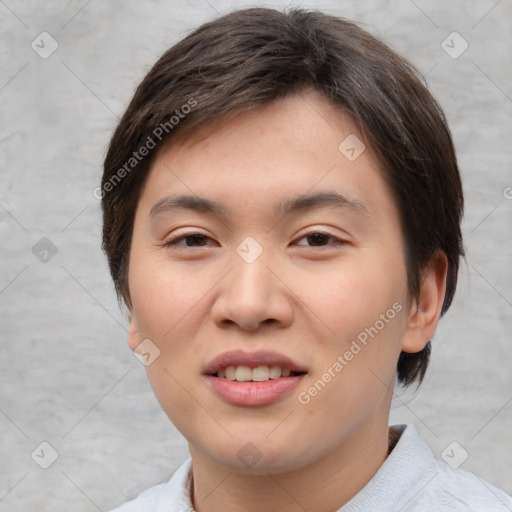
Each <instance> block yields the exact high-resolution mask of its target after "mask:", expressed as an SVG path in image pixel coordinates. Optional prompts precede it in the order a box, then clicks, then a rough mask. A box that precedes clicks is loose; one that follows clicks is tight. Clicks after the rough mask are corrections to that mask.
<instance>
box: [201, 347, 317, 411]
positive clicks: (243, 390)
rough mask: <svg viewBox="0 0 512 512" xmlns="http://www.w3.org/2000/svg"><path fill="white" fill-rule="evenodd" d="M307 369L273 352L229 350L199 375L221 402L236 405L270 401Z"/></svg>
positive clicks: (294, 384) (291, 385)
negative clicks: (204, 379)
mask: <svg viewBox="0 0 512 512" xmlns="http://www.w3.org/2000/svg"><path fill="white" fill-rule="evenodd" d="M306 374H307V370H306V369H305V368H304V367H301V366H300V365H298V364H297V363H295V362H294V361H293V360H291V359H290V358H288V357H286V356H283V355H281V354H277V353H275V352H261V351H260V352H252V353H248V352H243V351H231V352H225V353H223V354H221V355H220V356H217V357H216V358H215V359H213V360H212V361H211V363H210V364H208V366H207V367H206V368H205V370H204V372H203V375H205V377H206V380H207V382H208V384H209V386H210V388H211V389H212V390H213V391H214V393H215V394H216V395H217V396H218V397H219V398H221V399H222V400H223V401H224V402H227V403H229V404H231V405H238V406H261V405H268V404H271V403H273V402H275V401H277V400H279V399H281V398H282V397H284V396H285V395H287V394H289V392H290V391H291V390H292V389H294V388H295V387H296V386H297V385H298V384H299V382H300V381H301V380H302V378H303V377H304V376H305V375H306Z"/></svg>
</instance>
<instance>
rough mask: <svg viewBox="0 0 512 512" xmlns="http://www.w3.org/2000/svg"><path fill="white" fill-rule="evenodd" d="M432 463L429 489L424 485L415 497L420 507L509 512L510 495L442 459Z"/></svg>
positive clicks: (475, 511) (511, 502) (477, 511)
mask: <svg viewBox="0 0 512 512" xmlns="http://www.w3.org/2000/svg"><path fill="white" fill-rule="evenodd" d="M434 464H435V467H436V472H435V474H434V477H433V479H432V481H431V485H430V486H429V487H430V488H426V489H425V491H424V495H423V496H421V497H419V500H418V501H419V502H420V503H422V504H423V507H425V506H426V507H430V506H431V505H435V506H436V507H438V508H441V509H442V510H444V507H446V510H448V509H449V510H454V511H459V510H460V511H467V510H472V511H474V512H494V511H503V512H505V511H507V510H508V511H512V498H511V497H510V496H509V495H508V494H506V493H505V492H504V491H502V490H501V489H498V488H497V487H495V486H494V485H492V484H490V483H489V482H487V481H485V480H484V479H483V478H480V477H479V476H477V475H475V474H474V473H471V472H469V471H466V470H463V469H460V468H457V469H453V468H451V467H450V466H449V465H448V464H446V463H444V462H440V461H437V460H435V462H434ZM411 510H414V508H411ZM421 510H423V509H421ZM425 510H427V508H425Z"/></svg>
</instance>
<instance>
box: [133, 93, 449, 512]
mask: <svg viewBox="0 0 512 512" xmlns="http://www.w3.org/2000/svg"><path fill="white" fill-rule="evenodd" d="M349 134H356V135H357V137H358V138H359V139H360V140H362V141H364V138H363V136H362V135H361V134H360V133H359V132H358V131H357V130H356V128H355V125H354V123H353V121H352V119H351V118H350V116H349V115H347V114H343V113H341V112H340V111H339V110H337V109H335V108H333V105H332V104H331V103H330V102H329V100H328V99H327V98H325V97H324V96H323V95H321V94H320V93H318V92H316V91H313V90H309V91H305V92H304V93H303V94H301V95H295V96H289V97H286V98H284V99H279V100H277V101H275V102H273V103H271V104H268V105H266V106H264V107H260V108H258V109H256V110H253V111H250V112H248V113H243V114H239V115H237V116H236V117H234V118H231V119H224V120H220V121H218V122H217V123H215V124H212V125H209V126H207V127H205V128H203V129H202V130H200V131H199V132H196V135H195V137H194V138H193V139H190V138H189V139H186V140H185V139H184V140H181V139H176V140H175V141H174V142H173V144H172V145H170V146H168V147H165V148H162V150H161V151H160V152H159V153H158V154H157V156H156V159H155V160H154V162H153V164H152V168H151V171H150V175H149V177H148V180H147V182H146V185H145V188H144V190H143V193H142V195H141V198H140V201H139V204H138V206H137V210H136V216H135V224H134V231H133V241H132V247H131V252H130V265H129V276H128V278H129V293H130V297H131V301H132V308H131V320H130V334H129V340H128V341H129V346H130V347H131V349H132V350H137V347H138V345H139V344H140V343H141V342H142V340H144V339H147V338H149V339H150V340H151V341H152V342H153V343H154V344H155V345H156V346H157V347H158V348H159V350H160V352H161V353H160V356H159V357H158V358H157V359H156V360H155V361H154V362H153V363H152V364H151V365H149V366H147V374H148V377H149V380H150V382H151V385H152V388H153V390H154V392H155V395H156V397H157V399H158V401H159V403H160V404H161V406H162V408H163V410H164V411H165V412H166V414H167V415H168V416H169V418H170V419H171V421H172V422H173V423H174V424H175V425H176V427H177V428H178V429H179V430H180V431H181V432H182V433H183V435H184V436H185V437H186V439H187V440H188V443H189V447H190V453H191V456H192V461H193V478H194V491H193V502H194V507H195V508H196V510H198V511H199V512H216V511H221V510H222V511H223V512H235V511H242V510H243V511H244V512H251V511H256V510H257V511H261V510H280V511H286V512H295V511H299V510H300V511H303V510H308V511H311V512H313V511H316V512H328V511H330V512H332V511H333V510H336V509H337V508H339V507H341V506H342V505H343V504H344V503H346V502H347V501H348V500H349V499H350V498H351V497H353V496H354V495H355V494H356V493H357V492H358V491H360V490H361V489H362V488H363V487H364V485H365V484H366V483H367V482H368V481H369V480H370V479H371V478H372V476H373V475H374V474H375V473H376V472H377V470H378V469H379V467H380V466H381V465H382V463H383V462H384V460H385V458H386V456H387V449H388V416H389V409H390V403H391V398H392V389H393V384H394V379H395V374H396V363H397V360H398V357H399V354H400V351H401V350H404V351H407V352H418V351H420V350H421V349H422V348H423V347H424V346H425V344H426V343H427V341H428V340H429V339H430V338H431V337H432V335H433V334H434V331H435V328H436V325H437V322H438V319H439V316H440V310H441V306H442V300H443V297H444V293H445V281H446V258H445V257H444V255H442V254H439V255H438V256H437V257H436V258H435V259H434V260H433V261H432V263H431V265H430V266H429V267H428V268H426V269H425V270H424V272H423V280H422V286H421V292H420V296H419V297H418V300H416V299H414V300H413V299H411V298H410V297H408V293H407V278H406V267H405V260H404V240H403V236H402V233H401V228H400V219H399V214H398V210H397V208H396V205H395V204H394V201H393V198H392V195H391V193H390V191H389V189H388V188H387V186H386V184H385V182H384V180H383V178H382V174H381V173H382V171H381V169H379V166H378V163H377V159H376V158H375V156H374V155H373V154H372V151H371V148H370V146H369V144H368V143H367V142H365V145H366V150H365V151H364V152H363V153H362V154H361V155H360V156H359V157H358V158H357V159H356V160H355V161H349V160H348V159H347V158H346V157H345V156H344V155H343V154H342V153H341V152H340V151H339V150H338V146H339V144H340V142H341V141H343V140H344V139H345V138H346V137H347V136H348V135H349ZM320 191H335V192H337V193H339V194H343V195H345V196H346V197H348V198H350V199H351V200H357V201H359V202H360V203H362V204H363V205H364V206H365V208H366V209H367V212H366V213H364V212H363V213H361V212H359V211H358V210H356V209H355V208H350V207H346V208H332V207H321V208H316V209H313V210H306V211H299V212H292V213H290V214H288V215H286V216H284V217H283V216H282V215H281V216H275V215H274V214H273V207H274V205H275V204H276V203H278V202H280V201H283V200H286V199H289V198H291V197H294V196H298V195H303V194H310V193H314V192H320ZM178 193H183V194H195V195H197V196H200V197H204V198H208V199H211V200H214V201H216V202H218V203H220V204H221V205H222V206H223V207H224V208H225V209H226V210H227V216H226V217H222V216H220V215H217V214H212V213H204V212H196V211H192V210H184V209H181V210H174V211H164V212H161V213H160V214H158V215H157V216H151V215H150V211H151V208H152V207H153V206H154V205H155V204H156V203H157V202H158V201H160V200H161V199H162V198H164V197H166V196H168V195H171V194H178ZM318 232H321V233H326V234H327V236H326V237H323V238H322V237H320V242H318V237H316V238H315V237H313V238H311V237H310V236H306V235H311V234H314V233H318ZM193 234H201V235H203V236H204V237H205V238H199V239H198V238H194V237H192V238H188V239H182V240H181V241H180V242H178V245H173V246H168V247H166V246H165V243H166V242H167V241H169V240H170V239H171V238H172V237H174V236H178V235H181V236H184V235H193ZM247 236H251V237H253V238H254V239H255V240H256V241H257V242H258V243H259V244H260V246H261V248H262V249H263V252H262V254H261V255H260V256H259V257H258V258H257V259H256V260H255V261H254V262H252V263H247V262H246V261H245V260H244V259H242V258H241V257H240V256H239V254H238V253H237V252H236V248H237V246H238V245H239V244H240V243H241V242H242V241H243V240H244V239H245V237H247ZM331 237H334V238H331ZM337 240H340V241H341V242H342V243H338V244H337V243H336V241H337ZM394 303H399V304H400V305H402V306H403V308H402V310H401V312H400V313H397V314H396V316H395V317H394V318H393V319H392V320H390V321H389V322H388V323H386V324H385V327H384V328H382V329H381V330H380V331H379V333H378V335H376V336H375V337H374V338H373V339H370V341H369V342H368V344H367V346H365V347H364V348H363V349H362V350H361V351H360V352H359V353H358V354H357V355H355V356H354V358H353V359H352V360H351V361H350V362H348V364H347V365H346V366H345V367H344V368H343V370H342V371H341V372H338V373H336V376H335V377H334V378H332V379H331V381H330V382H329V383H328V384H327V385H326V386H325V388H324V389H322V390H321V392H319V393H318V394H317V395H316V396H315V397H314V398H312V399H311V401H310V402H309V403H308V404H306V405H303V404H301V403H300V402H299V401H298V399H297V395H298V393H299V392H301V391H307V390H308V388H309V387H310V386H311V385H312V384H313V383H314V382H315V381H317V380H318V379H319V378H321V376H322V374H324V373H325V372H326V371H327V369H328V368H329V367H332V365H333V363H334V362H335V361H336V359H337V357H338V355H340V354H344V352H345V351H346V350H348V349H349V348H350V344H351V342H352V341H353V340H354V339H356V336H357V335H358V334H359V333H361V332H362V331H364V329H365V328H367V327H370V326H373V325H374V324H375V322H376V321H377V320H378V319H379V318H380V315H381V314H383V313H385V312H386V311H387V310H388V309H389V308H391V307H392V305H393V304H394ZM418 304H420V305H421V307H420V308H418ZM240 348H241V349H244V350H248V351H252V350H258V349H268V350H273V351H277V352H279V353H281V354H284V355H286V356H288V357H290V358H292V359H293V360H295V361H296V362H298V363H299V364H301V365H302V366H303V367H305V368H306V369H307V372H308V373H307V375H306V376H305V377H304V378H303V380H302V382H301V384H300V386H299V388H298V389H296V390H294V391H293V392H291V393H290V394H288V395H286V396H285V397H282V398H281V399H280V400H279V401H277V402H275V403H273V404H270V405H266V406H258V407H240V406H234V405H230V404H228V403H226V402H224V401H222V400H221V399H220V398H219V397H218V396H217V395H216V394H214V393H213V392H212V391H211V390H210V389H209V387H208V386H207V385H206V384H205V381H204V376H203V375H202V371H203V369H204V367H205V365H206V364H207V363H209V362H210V361H211V360H212V359H213V358H214V357H215V356H217V355H218V354H220V353H223V352H225V351H227V350H233V349H240ZM248 442H250V443H252V444H253V445H254V446H255V447H256V448H257V450H258V453H259V454H261V458H260V460H259V461H258V462H257V464H255V465H254V466H252V467H250V468H249V467H246V466H245V465H244V464H243V463H242V461H241V460H240V459H239V458H238V457H237V453H238V451H239V450H240V449H241V448H242V447H243V446H244V445H246V443H248ZM318 496H321V497H322V498H321V500H318Z"/></svg>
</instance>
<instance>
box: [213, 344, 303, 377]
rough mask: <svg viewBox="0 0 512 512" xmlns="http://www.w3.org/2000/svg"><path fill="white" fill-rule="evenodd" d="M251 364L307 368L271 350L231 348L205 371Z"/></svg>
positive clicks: (295, 368)
mask: <svg viewBox="0 0 512 512" xmlns="http://www.w3.org/2000/svg"><path fill="white" fill-rule="evenodd" d="M242 365H243V366H249V367H250V368H257V367H258V366H264V365H266V366H279V367H281V368H288V369H290V370H291V371H294V372H306V369H305V368H304V367H302V366H300V365H299V364H298V363H296V362H295V361H293V360H292V359H290V358H289V357H287V356H285V355H282V354H278V353H277V352H270V351H266V350H258V351H255V352H246V351H243V350H230V351H228V352H223V353H222V354H219V355H218V356H216V357H214V358H213V359H212V360H211V361H210V362H209V363H208V364H207V365H206V367H205V369H204V373H205V374H206V375H213V374H214V373H217V372H218V371H219V370H223V369H225V368H227V367H228V366H242Z"/></svg>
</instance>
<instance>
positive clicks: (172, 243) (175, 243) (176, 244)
mask: <svg viewBox="0 0 512 512" xmlns="http://www.w3.org/2000/svg"><path fill="white" fill-rule="evenodd" d="M198 235H199V236H201V237H203V238H204V239H210V240H211V238H210V237H208V236H206V235H203V234H202V233H189V234H186V235H178V236H176V237H174V238H171V239H170V240H168V241H167V242H166V243H165V244H164V247H173V246H174V247H181V248H189V249H191V248H192V247H193V246H188V245H185V246H183V245H182V246H180V245H179V242H181V241H182V240H185V239H187V238H190V237H194V236H198ZM313 235H323V236H325V237H327V239H329V238H330V239H332V240H335V242H334V243H332V244H327V245H320V246H319V245H303V244H301V245H302V247H316V248H319V249H325V248H326V247H329V246H331V247H332V246H340V245H344V244H345V243H346V242H344V241H343V240H341V239H339V238H336V237H335V236H333V235H330V234H329V233H325V232H323V231H311V232H310V233H306V234H305V235H303V236H301V237H300V238H299V240H302V239H303V238H307V237H310V236H313ZM198 247H205V246H202V245H200V246H198Z"/></svg>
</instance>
